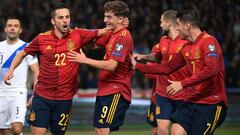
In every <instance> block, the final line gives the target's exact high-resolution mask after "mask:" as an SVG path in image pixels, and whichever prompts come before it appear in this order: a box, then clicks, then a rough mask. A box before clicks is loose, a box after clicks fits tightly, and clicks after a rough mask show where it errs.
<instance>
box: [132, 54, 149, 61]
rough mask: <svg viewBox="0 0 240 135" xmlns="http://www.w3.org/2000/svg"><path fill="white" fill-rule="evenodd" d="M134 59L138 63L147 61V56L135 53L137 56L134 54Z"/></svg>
mask: <svg viewBox="0 0 240 135" xmlns="http://www.w3.org/2000/svg"><path fill="white" fill-rule="evenodd" d="M133 58H134V59H136V60H137V61H140V60H145V59H146V55H144V54H137V53H135V54H133Z"/></svg>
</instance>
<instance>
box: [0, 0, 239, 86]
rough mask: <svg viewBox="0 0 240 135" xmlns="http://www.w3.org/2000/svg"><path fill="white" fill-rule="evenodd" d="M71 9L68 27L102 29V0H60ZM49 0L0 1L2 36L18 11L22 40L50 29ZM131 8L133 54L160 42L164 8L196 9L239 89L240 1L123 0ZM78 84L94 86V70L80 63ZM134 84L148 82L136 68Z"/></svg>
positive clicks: (92, 53)
mask: <svg viewBox="0 0 240 135" xmlns="http://www.w3.org/2000/svg"><path fill="white" fill-rule="evenodd" d="M62 1H63V2H65V3H66V4H67V5H69V7H71V10H72V18H71V19H72V24H71V26H72V28H74V27H83V28H98V27H104V22H103V12H104V11H103V5H104V3H105V0H97V1H96V0H62ZM51 2H53V1H49V0H37V1H36V0H11V1H4V0H2V1H0V16H1V20H0V24H1V25H0V29H1V31H0V40H3V39H4V37H5V35H4V31H3V27H4V21H5V19H6V18H7V17H8V16H9V15H13V14H14V15H17V16H20V18H21V19H22V21H23V25H24V27H23V33H22V35H21V39H23V40H25V41H28V42H30V41H31V40H32V38H33V37H35V36H36V34H38V33H40V32H44V31H46V30H47V29H50V28H51V26H52V25H51V24H50V21H49V20H50V16H49V13H50V9H51V6H52V3H51ZM126 2H127V3H128V5H129V7H130V9H131V11H130V17H129V18H130V26H129V29H130V31H131V33H132V36H133V40H134V44H135V49H134V51H135V52H137V53H144V54H146V53H149V51H150V48H152V46H153V45H154V44H155V43H157V42H159V39H160V36H161V29H160V27H159V19H160V15H161V13H162V12H163V11H164V10H166V9H177V10H181V9H197V10H199V11H200V12H201V17H202V18H203V19H202V21H203V24H206V25H203V26H202V29H203V30H206V31H208V32H209V33H210V34H212V35H214V36H215V37H216V38H217V40H218V42H219V43H220V45H221V47H222V50H223V53H224V58H225V69H226V86H227V87H234V88H239V87H240V70H239V69H240V16H239V14H240V2H239V1H237V0H224V1H223V0H222V1H221V0H212V1H209V0H201V1H199V0H161V1H160V0H151V1H149V0H137V1H132V0H131V1H126ZM103 54H104V50H102V51H100V53H99V51H94V50H87V56H90V57H92V58H94V59H98V58H101V57H99V56H102V55H103ZM79 77H80V83H79V85H80V87H81V88H96V87H97V70H96V69H94V68H90V67H88V66H86V65H84V66H81V72H80V73H79ZM133 81H134V82H133V87H135V88H140V89H145V88H149V86H151V85H149V81H148V80H146V79H144V77H143V74H141V73H139V72H137V73H136V74H135V77H134V79H133Z"/></svg>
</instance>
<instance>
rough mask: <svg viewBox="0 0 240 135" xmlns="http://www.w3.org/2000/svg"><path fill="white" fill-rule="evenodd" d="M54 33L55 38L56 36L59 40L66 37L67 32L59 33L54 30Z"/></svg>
mask: <svg viewBox="0 0 240 135" xmlns="http://www.w3.org/2000/svg"><path fill="white" fill-rule="evenodd" d="M54 33H55V36H56V37H57V38H59V39H62V38H63V37H64V36H66V35H67V32H65V33H63V32H61V31H59V30H57V29H55V30H54Z"/></svg>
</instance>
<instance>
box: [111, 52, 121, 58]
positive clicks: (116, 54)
mask: <svg viewBox="0 0 240 135" xmlns="http://www.w3.org/2000/svg"><path fill="white" fill-rule="evenodd" d="M112 55H113V56H116V57H121V56H122V53H120V52H118V51H114V52H113V53H112Z"/></svg>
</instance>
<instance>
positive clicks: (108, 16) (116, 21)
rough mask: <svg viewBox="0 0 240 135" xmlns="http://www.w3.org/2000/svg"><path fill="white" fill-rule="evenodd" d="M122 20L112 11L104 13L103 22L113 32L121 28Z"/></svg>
mask: <svg viewBox="0 0 240 135" xmlns="http://www.w3.org/2000/svg"><path fill="white" fill-rule="evenodd" d="M123 19H124V18H123V17H118V16H116V15H115V14H114V13H113V12H112V11H105V13H104V22H105V24H106V26H107V27H109V28H111V29H112V30H113V32H114V31H117V30H118V29H119V28H121V27H123Z"/></svg>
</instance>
